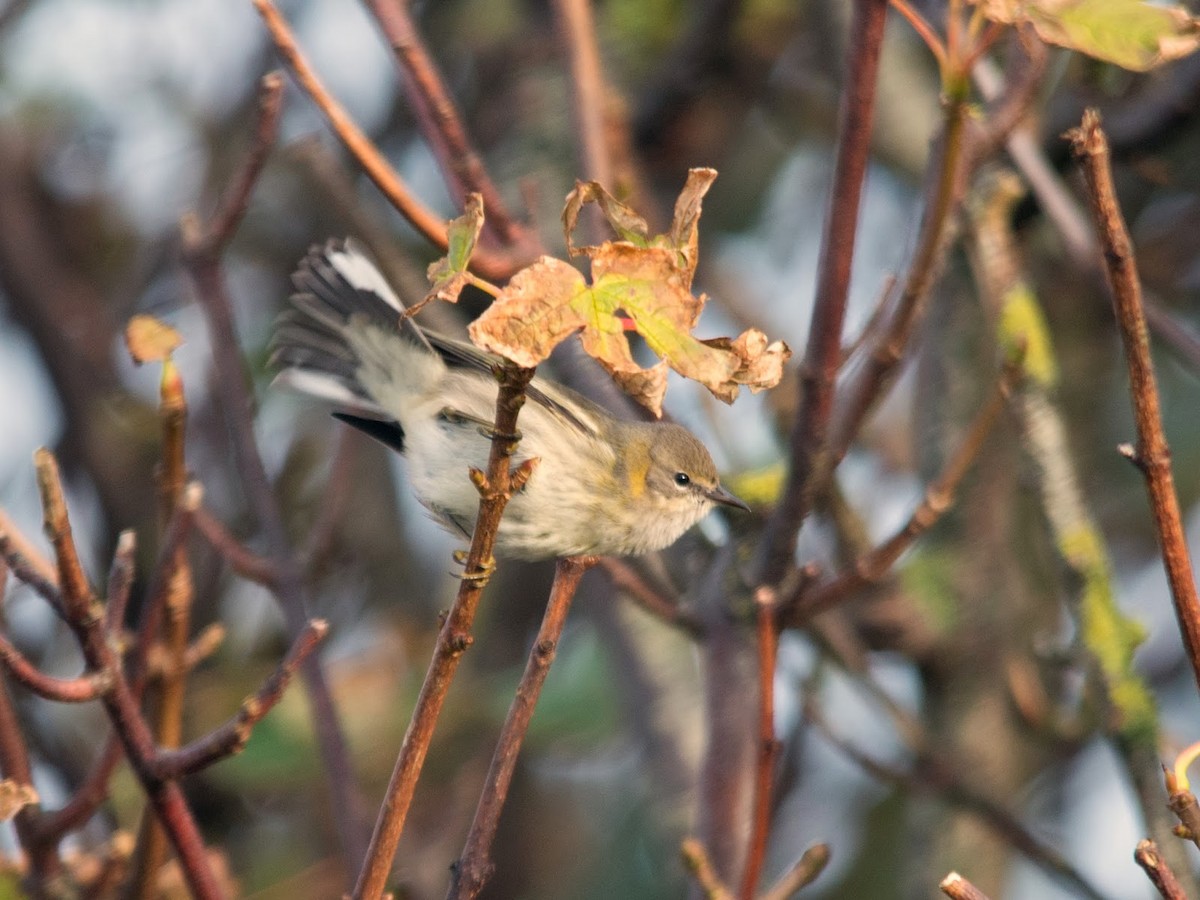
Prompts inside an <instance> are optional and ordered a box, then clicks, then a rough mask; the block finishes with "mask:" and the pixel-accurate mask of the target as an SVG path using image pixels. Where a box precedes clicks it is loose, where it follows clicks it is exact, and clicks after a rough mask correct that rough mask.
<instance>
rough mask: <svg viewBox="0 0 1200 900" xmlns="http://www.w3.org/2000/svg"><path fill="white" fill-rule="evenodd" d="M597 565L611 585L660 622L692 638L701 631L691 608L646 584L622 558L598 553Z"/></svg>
mask: <svg viewBox="0 0 1200 900" xmlns="http://www.w3.org/2000/svg"><path fill="white" fill-rule="evenodd" d="M598 565H599V566H600V568H602V569H603V570H604V572H605V574H607V575H608V577H609V580H610V581H612V584H613V587H615V588H616V589H617V590H619V591H623V592H624V593H625V594H626V595H628V597H629V599H630V600H632V601H633V602H634V603H635V604H637V605H638V606H639V607H641V608H642V609H643V610H645V611H646V612H647V613H649V614H650V615H652V616H654V618H656V619H658V620H659V621H660V622H665V623H666V624H667V625H670V626H672V627H674V628H678V629H679V630H680V631H682V632H683V633H684V634H686V635H688V637H691V638H693V639H699V638H700V637H702V636H703V635H704V623H703V622H701V621H700V619H699V618H698V617H697V616H696V615H695V614H694V613H693V612H692V611H691V610H689V609H687V608H686V607H684V606H681V605H680V604H679V603H678V602H677V601H674V600H670V599H668V598H667V597H664V596H663V595H662V594H660V593H659V592H658V591H656V590H655V589H654V588H652V587H651V586H650V585H648V584H647V583H646V582H645V580H644V579H643V578H642V577H641V575H639V574H638V573H637V571H636V570H635V569H634V568H633V567H632V566H631V565H630V564H629V563H628V562H626V561H625V560H623V559H617V558H616V557H614V556H602V557H600V559H599V561H598Z"/></svg>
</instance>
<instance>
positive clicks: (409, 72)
mask: <svg viewBox="0 0 1200 900" xmlns="http://www.w3.org/2000/svg"><path fill="white" fill-rule="evenodd" d="M366 3H367V7H368V8H369V9H370V10H371V13H372V14H373V15H374V16H375V21H376V22H378V23H379V28H380V30H381V31H383V34H384V37H386V38H387V41H388V43H389V44H391V47H392V51H393V52H394V53H395V55H396V62H397V63H399V65H400V68H401V69H402V70H403V72H404V74H405V76H406V77H405V78H404V79H403V80H402V82H401V84H402V85H403V86H404V90H405V92H406V93H407V94H408V99H409V102H410V103H411V104H412V105H413V109H414V110H415V112H416V114H417V120H418V121H419V122H420V125H421V134H422V135H424V137H425V140H427V141H428V142H429V144H430V145H431V146H432V148H433V151H434V155H435V156H436V157H437V159H438V162H439V163H440V164H441V168H442V174H443V175H444V176H445V178H446V181H447V183H448V184H449V185H450V187H451V189H452V190H453V191H454V193H455V195H456V200H457V202H458V205H459V206H460V207H461V206H462V205H463V203H464V202H465V200H466V198H467V195H468V194H471V193H477V194H479V195H480V196H482V197H483V208H484V209H485V210H486V211H487V219H486V221H485V222H484V228H485V229H488V230H490V231H491V232H492V233H494V234H495V235H496V237H497V238H499V239H500V242H501V243H502V244H505V245H509V246H513V247H515V248H519V249H522V250H524V251H525V252H526V253H527V254H528V255H529V256H530V258H531V259H532V258H533V257H534V256H535V255H536V254H537V252H538V248H537V244H538V241H537V238H536V236H534V235H533V234H532V233H531V232H530V231H529V230H528V229H527V228H525V227H524V226H523V225H521V224H520V223H518V222H516V221H515V220H514V219H513V217H512V215H511V214H510V213H509V212H508V209H507V207H506V206H505V204H504V200H503V198H502V197H501V196H500V192H499V191H498V190H497V189H496V185H495V183H494V182H493V181H492V179H491V177H490V176H489V175H488V172H487V169H485V168H484V165H483V163H482V161H481V160H480V158H479V154H478V153H477V152H476V150H475V148H474V147H473V146H472V145H471V140H470V138H469V137H468V136H467V130H466V128H465V127H464V126H463V122H462V115H461V113H460V112H459V110H458V107H457V106H456V105H455V103H454V98H453V97H452V96H451V95H450V91H449V90H447V88H446V83H445V81H444V80H443V78H442V75H441V73H440V72H439V71H438V69H437V66H436V65H435V64H434V62H433V60H432V59H431V57H430V54H429V50H428V49H427V48H426V46H425V42H424V41H423V40H421V34H420V32H419V31H418V30H417V27H416V24H415V23H414V22H413V18H412V16H411V14H410V12H409V3H408V0H366Z"/></svg>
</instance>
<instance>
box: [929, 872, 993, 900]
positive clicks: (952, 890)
mask: <svg viewBox="0 0 1200 900" xmlns="http://www.w3.org/2000/svg"><path fill="white" fill-rule="evenodd" d="M938 887H939V888H941V889H942V893H943V894H945V895H946V896H947V897H952V898H953V900H988V895H987V894H985V893H984V892H983V891H981V890H980V889H979V888H977V887H975V885H973V884H971V882H969V881H967V879H965V878H963V877H962V876H961V875H959V874H958V873H957V872H951V873H950V874H949V875H947V876H946V877H945V878H943V879H942V883H941V884H939V885H938Z"/></svg>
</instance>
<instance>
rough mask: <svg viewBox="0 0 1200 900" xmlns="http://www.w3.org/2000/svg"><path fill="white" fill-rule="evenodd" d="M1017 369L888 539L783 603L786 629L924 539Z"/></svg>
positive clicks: (865, 582)
mask: <svg viewBox="0 0 1200 900" xmlns="http://www.w3.org/2000/svg"><path fill="white" fill-rule="evenodd" d="M1016 372H1017V370H1016V369H1015V368H1014V367H1006V368H1005V370H1004V372H1003V373H1002V374H1001V376H1000V378H999V379H998V380H997V382H996V386H995V388H994V389H993V391H992V396H991V398H990V399H989V400H988V402H987V403H986V404H984V406H983V407H982V408H981V409H980V410H979V412H978V413H976V415H975V419H974V420H973V421H972V422H971V424H970V425H969V426H968V428H967V433H966V436H965V437H964V438H963V441H962V443H961V444H960V445H959V447H958V449H957V451H956V452H955V454H954V455H953V456H952V457H951V458H950V460H949V461H948V462H947V463H946V467H945V468H944V469H943V470H942V472H941V474H940V475H939V476H938V477H937V480H935V481H934V482H933V484H931V485H929V487H928V488H926V490H925V497H924V499H923V500H922V501H921V504H920V505H919V506H918V507H917V508H916V509H915V510H913V513H912V515H911V516H909V519H908V521H907V522H905V523H904V525H903V526H902V527H901V528H900V530H899V531H897V532H896V533H895V534H894V535H892V536H891V537H890V538H888V539H887V540H886V541H884V542H883V543H882V544H880V545H879V546H878V547H876V548H875V549H873V550H871V551H870V552H868V553H867V554H865V555H864V556H861V557H860V558H859V559H858V560H856V561H855V563H854V565H853V567H852V568H851V569H850V570H849V571H847V572H843V573H842V574H840V575H838V576H836V577H834V578H833V579H831V580H829V581H826V582H824V583H823V584H820V585H817V586H816V587H815V588H811V589H808V590H805V589H803V588H802V590H801V592H800V593H798V594H796V595H794V596H793V597H791V598H789V599H788V601H787V602H786V603H785V604H784V606H785V609H786V610H787V613H786V615H787V616H788V619H789V624H792V625H795V624H797V623H799V622H806V621H808V620H809V619H811V618H812V617H813V616H815V615H817V614H818V613H821V612H824V611H825V610H828V609H831V608H833V607H834V606H836V605H837V604H839V603H841V602H843V601H844V600H846V599H847V598H849V597H852V596H854V595H855V594H856V593H857V592H858V591H861V590H863V589H864V588H866V587H869V586H870V585H873V584H877V583H878V582H879V581H881V580H882V579H883V577H884V576H885V575H886V574H887V573H888V572H889V571H891V568H892V566H893V565H894V564H895V562H896V560H898V559H899V558H900V557H901V555H902V554H903V553H904V551H905V550H907V549H908V548H909V547H911V546H912V545H913V543H914V542H915V541H916V540H917V538H919V537H920V536H921V535H923V534H925V532H927V531H928V530H929V529H930V528H932V527H933V526H934V524H936V523H937V521H938V520H939V519H940V518H941V517H942V516H943V515H944V514H945V513H946V512H947V510H949V509H950V508H951V507H952V506H953V505H954V499H955V495H956V494H957V493H958V487H959V485H960V484H961V483H962V480H963V478H964V477H965V476H966V474H967V471H968V470H969V469H970V466H971V463H972V462H973V461H974V460H975V457H976V456H977V455H978V454H979V451H980V450H981V449H982V448H983V445H984V442H985V441H986V440H987V436H988V434H989V432H990V431H991V430H992V426H993V425H994V424H995V422H996V419H997V418H998V417H999V415H1000V411H1001V410H1002V409H1003V408H1004V402H1005V400H1006V398H1007V397H1008V395H1009V393H1010V391H1011V390H1012V384H1013V381H1014V380H1015V379H1016V377H1017V375H1016Z"/></svg>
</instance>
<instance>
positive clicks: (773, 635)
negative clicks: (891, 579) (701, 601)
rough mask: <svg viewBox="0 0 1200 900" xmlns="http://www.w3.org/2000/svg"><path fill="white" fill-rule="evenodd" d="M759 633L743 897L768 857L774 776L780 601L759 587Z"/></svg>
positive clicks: (750, 896)
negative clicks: (751, 797)
mask: <svg viewBox="0 0 1200 900" xmlns="http://www.w3.org/2000/svg"><path fill="white" fill-rule="evenodd" d="M754 606H755V621H756V629H755V631H756V633H757V637H758V753H757V757H756V760H755V767H754V811H753V813H752V814H751V819H750V823H751V824H750V844H749V850H748V852H747V853H746V868H745V869H744V870H743V872H742V900H754V894H755V892H756V891H757V890H758V882H759V879H760V878H761V877H762V868H763V864H764V863H765V862H766V858H767V837H768V835H769V833H770V830H771V785H772V782H773V781H774V779H775V758H776V756H777V755H778V753H779V742H778V741H777V740H776V739H775V661H776V658H777V656H778V654H779V602H778V600H777V598H776V596H775V591H774V590H772V589H771V588H768V587H760V588H759V589H758V591H757V592H756V593H755V595H754Z"/></svg>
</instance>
